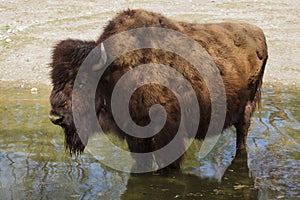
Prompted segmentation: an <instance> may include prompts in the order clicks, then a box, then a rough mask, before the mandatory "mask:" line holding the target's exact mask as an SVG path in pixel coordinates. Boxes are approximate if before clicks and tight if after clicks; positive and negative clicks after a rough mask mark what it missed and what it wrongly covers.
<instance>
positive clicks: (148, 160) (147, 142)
mask: <svg viewBox="0 0 300 200" xmlns="http://www.w3.org/2000/svg"><path fill="white" fill-rule="evenodd" d="M126 141H127V144H128V147H129V150H130V152H131V156H132V158H133V160H134V161H135V163H134V164H133V166H132V170H131V171H132V172H133V173H139V172H151V171H153V170H154V158H153V154H152V151H153V150H152V147H151V139H149V138H143V139H142V138H135V137H132V136H127V137H126Z"/></svg>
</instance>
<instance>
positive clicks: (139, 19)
mask: <svg viewBox="0 0 300 200" xmlns="http://www.w3.org/2000/svg"><path fill="white" fill-rule="evenodd" d="M141 27H162V28H167V29H172V30H175V31H178V32H180V33H182V34H184V35H186V36H188V37H190V38H192V39H194V40H195V41H197V42H198V43H199V44H200V45H201V46H203V47H204V48H205V49H206V51H207V52H208V53H209V54H210V56H211V57H212V58H213V60H214V62H215V63H216V65H217V67H218V69H219V71H220V74H221V76H222V79H223V82H224V86H225V91H226V98H227V99H226V102H227V110H226V119H225V123H224V129H225V128H227V127H229V126H231V125H234V126H235V128H236V134H237V141H236V151H237V153H238V152H240V151H241V150H243V149H245V143H246V138H247V133H248V128H249V126H250V117H251V115H252V113H253V111H254V109H255V105H256V103H257V102H259V100H260V89H261V85H262V77H263V73H264V68H265V64H266V61H267V46H266V41H265V36H264V34H263V32H262V31H261V29H259V28H258V27H256V26H253V25H250V24H246V23H216V24H192V23H185V22H178V21H173V20H170V19H168V18H166V17H164V16H162V15H160V14H157V13H152V12H148V11H144V10H127V11H124V12H121V13H120V14H118V15H117V16H116V17H114V18H113V19H112V20H111V21H109V22H108V24H107V26H106V27H105V28H104V31H103V33H102V35H101V36H100V37H99V39H98V40H97V41H80V40H71V39H68V40H64V41H61V42H60V43H58V44H57V45H56V46H55V47H54V50H53V55H52V63H51V68H52V71H51V78H52V83H53V90H52V93H51V96H50V102H51V107H52V110H51V112H50V119H51V121H52V122H53V123H54V124H57V125H60V126H61V127H62V128H64V130H65V141H66V146H67V148H69V150H70V152H71V153H80V152H82V151H83V150H84V147H85V145H86V144H85V142H86V141H81V140H80V138H79V136H78V134H77V130H76V128H75V125H74V122H73V117H72V92H74V91H73V84H74V80H75V78H76V74H77V72H78V69H79V67H80V66H81V64H82V63H83V61H84V59H85V58H86V57H87V55H88V54H89V53H90V52H91V50H92V49H94V48H95V47H96V46H98V45H99V46H101V51H99V55H98V56H99V57H101V58H99V60H98V61H99V62H97V63H91V68H92V69H93V70H95V71H97V70H98V69H100V68H101V67H102V66H103V65H104V64H105V63H106V58H107V55H106V53H105V49H104V48H103V45H101V44H102V42H103V41H104V40H106V39H107V38H109V37H110V36H112V35H114V34H117V33H120V32H123V31H127V30H131V29H134V28H141ZM140 39H141V38H133V39H132V38H130V39H128V45H129V46H130V45H131V43H132V42H142V41H139V40H140ZM124 40H125V41H127V39H126V38H124ZM148 40H149V38H148ZM150 40H151V39H150ZM153 42H155V41H153ZM172 42H177V43H178V45H184V44H180V41H172ZM105 48H109V49H110V50H111V51H113V50H114V49H120V48H124V47H122V46H120V45H118V43H115V44H111V46H109V47H105ZM186 51H191V49H186ZM148 63H160V64H163V65H166V66H170V67H173V68H174V69H176V70H177V71H178V72H180V73H182V74H184V77H185V78H186V79H187V80H189V82H190V83H191V85H192V86H193V88H194V90H195V93H196V95H197V98H198V103H199V108H200V112H201V115H200V122H199V128H198V131H197V135H196V139H203V138H204V137H205V135H206V131H207V128H208V125H209V121H210V118H211V116H210V111H211V102H210V96H209V93H208V88H207V86H206V84H205V81H204V80H203V78H202V77H201V76H200V75H199V73H197V71H196V70H195V69H193V67H192V66H191V65H190V64H189V63H188V62H187V61H186V60H184V59H182V58H181V57H180V56H178V55H176V54H174V53H171V52H166V51H163V50H157V49H141V50H136V51H133V52H129V53H126V54H125V55H122V56H121V57H119V58H118V59H117V60H115V61H114V62H113V63H112V64H111V65H110V66H109V67H108V69H107V70H106V71H105V72H104V74H103V76H102V78H101V79H100V81H99V84H98V87H97V92H96V105H95V107H96V112H97V117H98V121H99V123H100V125H101V127H102V128H103V130H104V131H111V132H114V133H116V134H117V135H118V136H120V137H121V138H125V139H126V141H127V143H128V146H129V149H130V151H131V152H138V153H142V152H153V151H155V150H157V149H160V148H161V147H163V146H165V145H166V144H168V143H169V142H170V141H171V140H172V138H173V137H174V135H175V134H176V131H177V129H178V126H179V123H180V106H179V104H178V101H177V100H176V97H175V95H174V94H173V93H172V92H171V91H169V90H168V88H164V87H162V86H160V85H155V84H153V85H145V86H143V87H140V88H139V89H138V90H137V91H136V92H135V93H134V94H133V95H132V98H131V100H130V104H129V110H130V114H131V117H132V119H133V120H134V122H135V123H136V124H138V125H141V126H145V125H147V124H148V123H149V120H150V118H149V112H148V111H149V109H150V107H151V106H152V105H154V104H161V105H162V106H164V109H165V110H166V113H167V119H166V123H165V125H164V127H163V129H162V130H161V131H160V132H159V133H158V134H156V135H155V136H153V137H151V138H135V137H132V136H129V135H127V134H126V133H124V132H122V130H120V129H119V128H118V126H117V125H116V123H115V121H114V119H113V116H112V113H111V107H110V103H107V102H110V100H111V94H112V91H113V88H114V86H115V84H116V83H117V81H118V80H119V79H120V77H122V75H124V74H125V73H126V72H128V71H129V70H131V69H132V68H134V67H137V66H140V65H142V64H148ZM95 73H96V72H95ZM76 101H80V99H76ZM86 106H90V105H86ZM80 109H85V106H84V105H83V104H82V108H80ZM84 120H87V119H83V123H84ZM180 145H181V146H183V145H184V143H183V141H182V144H180ZM178 148H181V147H180V146H179V147H178ZM174 151H176V149H175V150H174ZM182 158H183V156H182V157H180V158H179V159H178V160H176V161H174V163H172V164H171V165H169V166H168V167H173V168H180V163H181V161H182Z"/></svg>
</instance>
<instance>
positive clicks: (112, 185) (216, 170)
mask: <svg viewBox="0 0 300 200" xmlns="http://www.w3.org/2000/svg"><path fill="white" fill-rule="evenodd" d="M0 91H1V96H0V165H1V168H0V199H91V198H93V199H95V198H98V199H201V198H202V199H220V198H223V199H232V198H236V199H297V198H300V190H299V188H300V148H299V147H300V134H299V133H300V123H299V122H300V114H299V113H300V107H299V105H300V100H299V96H300V91H299V90H296V89H279V87H278V88H276V87H275V88H273V87H270V86H265V87H264V91H263V100H262V109H261V111H260V112H256V113H255V117H254V118H253V120H252V121H253V122H252V125H251V128H250V133H249V137H248V154H242V155H241V156H240V157H238V158H236V159H234V160H233V155H234V152H235V135H234V132H233V130H227V131H226V132H225V133H224V134H223V135H222V136H221V138H220V140H219V141H218V144H217V145H216V147H215V148H214V150H213V151H212V152H211V153H210V154H209V155H208V156H207V157H206V158H204V159H199V158H198V157H197V144H198V143H195V144H194V145H192V147H191V149H190V150H189V153H188V156H187V160H186V161H185V163H184V166H183V169H182V171H181V172H170V173H167V174H164V175H157V174H139V175H130V174H128V173H122V172H117V171H114V170H113V169H110V168H107V167H105V166H104V165H102V164H101V163H100V162H99V161H98V160H96V159H95V158H93V156H92V155H90V154H89V153H84V154H83V155H82V156H79V157H77V158H74V157H73V158H71V157H70V156H69V154H68V153H66V151H65V148H64V140H63V131H62V130H61V129H60V128H59V127H57V126H54V125H52V124H51V122H50V121H49V119H48V118H47V117H48V112H49V102H48V95H49V92H50V88H47V87H45V88H43V87H41V88H39V90H38V93H37V94H32V93H31V92H30V88H23V89H21V88H12V87H0Z"/></svg>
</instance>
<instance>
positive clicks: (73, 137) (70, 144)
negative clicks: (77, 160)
mask: <svg viewBox="0 0 300 200" xmlns="http://www.w3.org/2000/svg"><path fill="white" fill-rule="evenodd" d="M63 129H64V131H65V146H66V148H67V149H69V152H70V154H75V155H78V154H80V153H82V152H83V150H84V148H85V146H84V145H83V144H82V142H81V139H80V137H79V136H78V133H77V131H76V128H75V125H74V124H73V125H71V126H66V127H64V128H63Z"/></svg>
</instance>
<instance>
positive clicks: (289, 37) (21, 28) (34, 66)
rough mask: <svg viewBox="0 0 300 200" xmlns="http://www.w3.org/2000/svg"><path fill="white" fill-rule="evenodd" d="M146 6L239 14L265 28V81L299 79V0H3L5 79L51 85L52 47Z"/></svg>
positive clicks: (183, 15)
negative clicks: (116, 16) (266, 47)
mask: <svg viewBox="0 0 300 200" xmlns="http://www.w3.org/2000/svg"><path fill="white" fill-rule="evenodd" d="M127 8H144V9H148V10H152V11H156V12H161V13H163V14H165V15H166V16H168V17H170V18H173V19H177V20H184V21H190V22H198V23H205V22H220V21H227V20H240V21H246V22H250V23H254V24H256V25H258V26H260V27H261V28H262V29H263V30H264V31H265V33H266V36H267V40H268V45H269V56H270V58H269V61H268V65H267V67H266V72H265V77H264V81H265V82H266V83H270V84H277V83H280V84H282V85H284V86H296V87H298V86H299V83H300V65H299V63H300V48H299V47H300V4H299V2H298V1H297V0H285V1H273V0H260V1H250V0H249V1H247V0H238V1H231V0H220V1H219V0H203V1H196V0H189V1H185V0H174V1H168V0H158V1H149V0H120V1H109V0H101V1H90V2H85V1H66V0H51V1H50V0H49V1H44V0H2V1H0V13H1V19H0V81H10V82H11V81H13V82H14V83H18V84H28V83H34V84H46V85H50V84H51V82H50V79H49V75H48V74H49V70H50V69H49V68H48V67H47V66H48V63H49V61H50V55H51V47H52V46H53V45H54V44H55V43H56V42H57V41H59V40H62V39H65V38H78V39H85V40H90V39H96V38H97V37H98V36H99V35H100V34H101V30H102V27H103V26H104V25H105V23H106V22H107V21H108V20H109V19H111V18H112V17H113V16H114V15H115V14H116V13H117V12H118V11H120V10H123V9H127Z"/></svg>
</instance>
